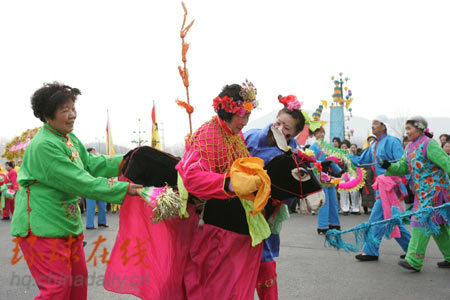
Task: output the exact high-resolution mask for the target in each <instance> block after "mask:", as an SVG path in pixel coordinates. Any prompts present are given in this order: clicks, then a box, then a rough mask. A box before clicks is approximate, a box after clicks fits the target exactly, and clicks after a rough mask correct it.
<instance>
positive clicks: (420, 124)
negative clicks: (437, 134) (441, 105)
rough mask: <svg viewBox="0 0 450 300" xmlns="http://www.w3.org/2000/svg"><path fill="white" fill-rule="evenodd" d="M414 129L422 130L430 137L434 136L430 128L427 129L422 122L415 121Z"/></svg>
mask: <svg viewBox="0 0 450 300" xmlns="http://www.w3.org/2000/svg"><path fill="white" fill-rule="evenodd" d="M414 127H416V128H417V129H419V130H422V131H423V132H425V133H426V134H428V135H431V136H433V135H434V134H433V132H431V131H430V128H428V127H425V124H423V123H422V122H420V121H414Z"/></svg>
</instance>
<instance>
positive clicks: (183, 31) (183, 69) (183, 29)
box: [176, 2, 194, 136]
mask: <svg viewBox="0 0 450 300" xmlns="http://www.w3.org/2000/svg"><path fill="white" fill-rule="evenodd" d="M181 6H182V7H183V10H184V17H183V25H181V30H180V38H181V61H182V62H183V67H181V66H178V72H179V73H180V77H181V80H183V85H184V86H185V88H186V101H187V102H185V101H181V100H179V99H177V100H176V103H177V104H178V105H179V106H181V107H184V109H185V110H186V113H187V114H188V115H189V136H190V135H192V121H191V114H192V113H193V112H194V108H193V107H192V106H191V104H190V102H189V72H188V69H187V66H186V62H187V59H186V53H187V52H188V50H189V44H187V43H185V42H184V38H185V37H186V34H187V33H188V31H189V29H190V28H191V26H192V25H193V24H194V20H192V21H191V23H189V25H188V26H187V27H185V25H186V17H187V14H188V13H187V9H186V6H185V5H184V2H181Z"/></svg>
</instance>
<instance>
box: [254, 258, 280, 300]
mask: <svg viewBox="0 0 450 300" xmlns="http://www.w3.org/2000/svg"><path fill="white" fill-rule="evenodd" d="M276 266H277V264H276V261H262V262H261V265H260V266H259V273H258V282H257V285H256V292H257V293H258V297H259V299H260V300H277V299H278V284H277V267H276Z"/></svg>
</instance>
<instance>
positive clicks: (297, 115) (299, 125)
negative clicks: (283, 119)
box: [277, 107, 305, 134]
mask: <svg viewBox="0 0 450 300" xmlns="http://www.w3.org/2000/svg"><path fill="white" fill-rule="evenodd" d="M282 113H284V114H288V115H290V116H291V117H292V118H293V119H294V120H295V122H296V124H295V129H296V131H297V134H299V133H300V132H301V131H302V130H303V128H304V127H305V117H304V116H303V114H302V111H301V110H299V109H294V110H289V109H288V108H287V107H284V108H283V109H281V110H280V111H279V112H278V114H277V117H278V116H279V115H280V114H282Z"/></svg>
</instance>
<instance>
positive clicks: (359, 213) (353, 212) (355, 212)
mask: <svg viewBox="0 0 450 300" xmlns="http://www.w3.org/2000/svg"><path fill="white" fill-rule="evenodd" d="M351 214H352V215H357V216H359V215H361V212H360V211H352V212H351Z"/></svg>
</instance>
